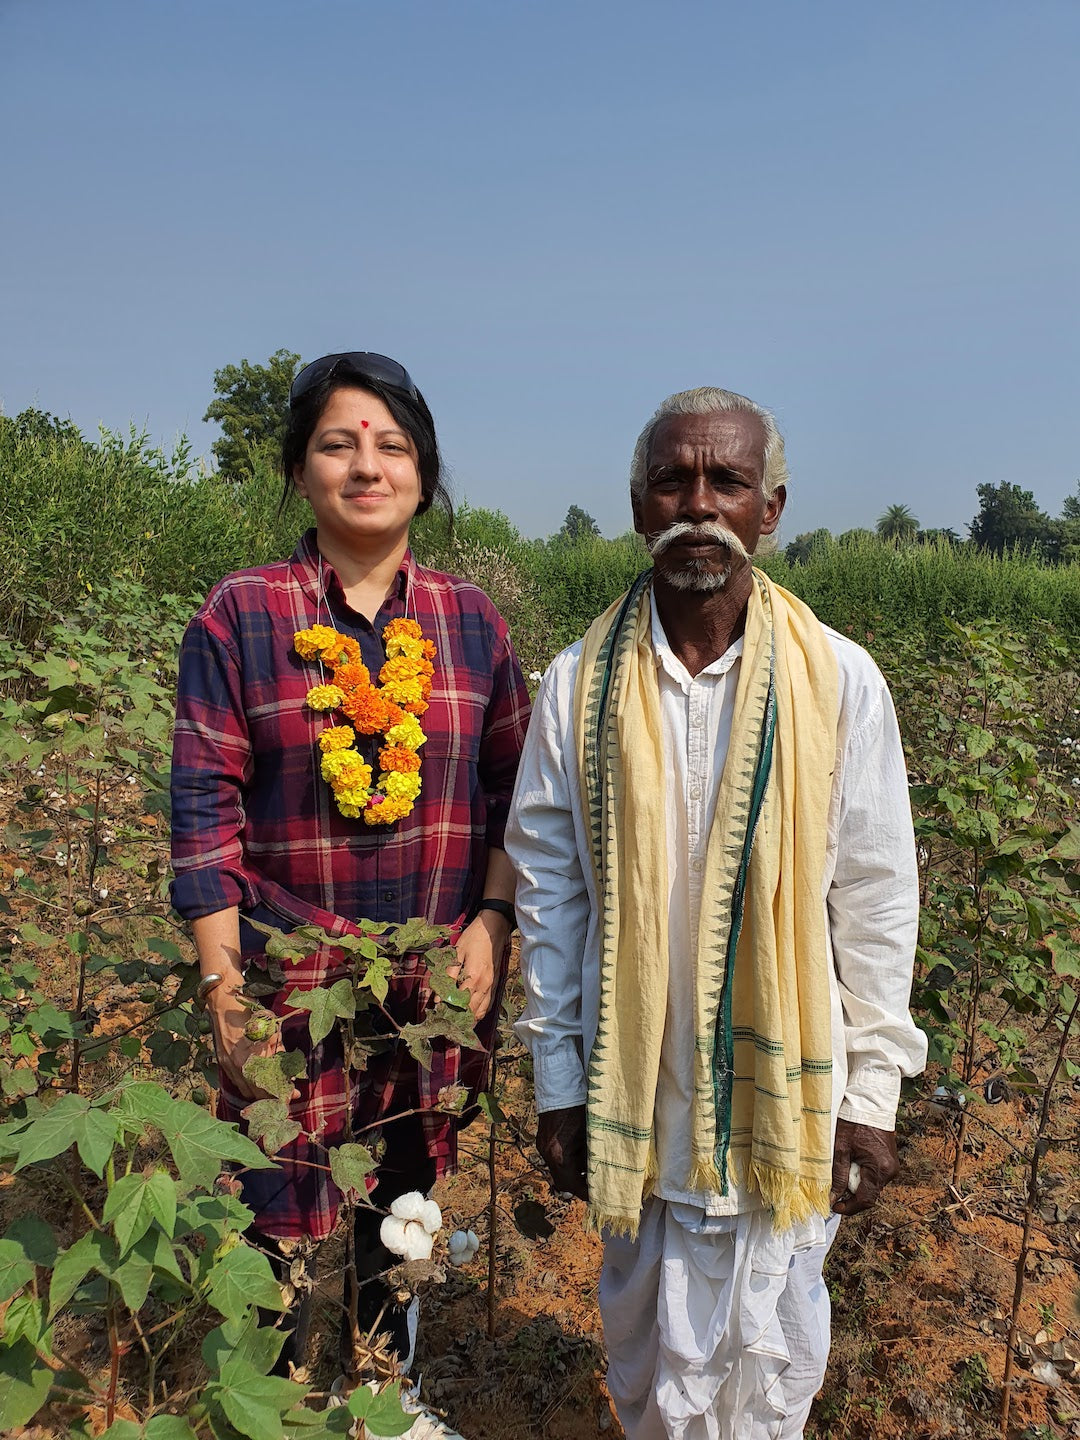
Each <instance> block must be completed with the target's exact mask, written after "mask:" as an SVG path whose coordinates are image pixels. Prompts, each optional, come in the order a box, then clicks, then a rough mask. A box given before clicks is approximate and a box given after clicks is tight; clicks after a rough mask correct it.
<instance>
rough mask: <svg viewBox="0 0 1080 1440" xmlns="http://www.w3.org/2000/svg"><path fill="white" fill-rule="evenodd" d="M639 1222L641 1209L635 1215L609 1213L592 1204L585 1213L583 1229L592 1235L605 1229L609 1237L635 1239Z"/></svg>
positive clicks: (599, 1233) (600, 1233) (598, 1233)
mask: <svg viewBox="0 0 1080 1440" xmlns="http://www.w3.org/2000/svg"><path fill="white" fill-rule="evenodd" d="M640 1223H641V1211H640V1210H639V1211H638V1213H637V1214H636V1215H609V1214H607V1213H606V1212H605V1211H603V1210H596V1209H594V1208H593V1206H592V1205H590V1206H589V1209H588V1211H587V1213H586V1215H585V1229H586V1230H589V1231H591V1232H592V1233H593V1234H594V1235H602V1234H603V1233H604V1232H605V1231H606V1232H607V1235H608V1237H609V1238H610V1239H613V1240H614V1239H622V1238H625V1239H627V1240H636V1239H637V1236H638V1226H639V1225H640Z"/></svg>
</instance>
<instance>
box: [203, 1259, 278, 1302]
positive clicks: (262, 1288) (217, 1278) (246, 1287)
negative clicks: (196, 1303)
mask: <svg viewBox="0 0 1080 1440" xmlns="http://www.w3.org/2000/svg"><path fill="white" fill-rule="evenodd" d="M207 1285H208V1294H207V1298H208V1299H209V1301H210V1304H211V1305H213V1307H214V1309H215V1310H217V1311H218V1312H219V1313H220V1314H222V1315H224V1316H225V1318H226V1319H227V1320H237V1319H239V1318H240V1317H241V1316H243V1315H245V1314H246V1313H247V1312H248V1310H249V1309H250V1308H251V1306H252V1305H259V1306H261V1307H262V1309H264V1310H278V1311H280V1310H284V1309H285V1306H284V1304H283V1303H282V1300H281V1287H280V1286H279V1285H278V1283H277V1281H276V1280H275V1279H274V1272H273V1271H272V1270H271V1268H270V1261H269V1260H268V1259H267V1258H266V1256H265V1255H264V1254H263V1253H262V1252H261V1251H259V1250H254V1249H252V1247H251V1246H250V1245H237V1246H236V1248H235V1249H234V1250H230V1251H228V1253H227V1254H225V1255H223V1256H222V1257H221V1259H220V1260H217V1261H215V1263H214V1265H213V1267H212V1269H211V1271H210V1274H209V1275H208V1277H207Z"/></svg>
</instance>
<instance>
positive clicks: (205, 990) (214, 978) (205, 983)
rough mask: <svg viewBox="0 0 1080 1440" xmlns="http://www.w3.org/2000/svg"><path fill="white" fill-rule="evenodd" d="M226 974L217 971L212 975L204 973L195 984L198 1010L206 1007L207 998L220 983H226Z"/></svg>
mask: <svg viewBox="0 0 1080 1440" xmlns="http://www.w3.org/2000/svg"><path fill="white" fill-rule="evenodd" d="M224 983H225V976H224V975H218V974H217V973H216V972H215V973H214V974H211V975H204V976H203V977H202V979H201V980H200V981H199V983H198V985H196V986H195V1008H196V1010H205V1009H206V999H207V996H208V995H209V994H210V992H211V990H216V989H217V987H218V986H219V985H224Z"/></svg>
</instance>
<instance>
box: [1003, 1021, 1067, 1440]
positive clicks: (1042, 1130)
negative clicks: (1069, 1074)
mask: <svg viewBox="0 0 1080 1440" xmlns="http://www.w3.org/2000/svg"><path fill="white" fill-rule="evenodd" d="M1077 1011H1080V995H1077V997H1076V999H1075V1000H1074V1002H1073V1007H1072V1010H1071V1011H1070V1012H1069V1018H1068V1019H1067V1020H1066V1021H1065V1024H1064V1025H1063V1026H1062V1030H1061V1044H1060V1045H1059V1046H1058V1052H1057V1057H1056V1059H1055V1060H1054V1068H1053V1069H1052V1070H1051V1072H1050V1078H1049V1080H1047V1082H1046V1088H1045V1090H1044V1091H1043V1102H1042V1109H1041V1110H1040V1111H1039V1124H1038V1128H1037V1130H1036V1131H1035V1145H1034V1148H1033V1149H1032V1152H1031V1165H1030V1168H1029V1170H1028V1189H1027V1203H1026V1205H1025V1207H1024V1233H1023V1235H1022V1237H1021V1240H1020V1254H1019V1256H1018V1257H1017V1261H1016V1282H1015V1284H1014V1286H1013V1303H1012V1314H1011V1316H1010V1317H1009V1336H1008V1339H1007V1340H1006V1342H1005V1375H1004V1378H1003V1380H1002V1388H1001V1433H1002V1435H1007V1434H1008V1427H1009V1407H1010V1405H1011V1403H1012V1375H1013V1365H1014V1356H1015V1353H1016V1351H1015V1346H1016V1332H1017V1329H1018V1328H1019V1320H1020V1306H1021V1303H1022V1302H1023V1299H1024V1282H1025V1280H1026V1278H1027V1275H1026V1271H1027V1257H1028V1252H1029V1250H1030V1248H1031V1227H1032V1222H1033V1220H1034V1218H1035V1206H1036V1203H1037V1201H1038V1198H1039V1165H1040V1163H1041V1161H1042V1158H1043V1156H1044V1155H1045V1154H1046V1152H1047V1151H1048V1150H1049V1148H1050V1141H1049V1140H1048V1139H1047V1138H1046V1127H1047V1124H1048V1122H1049V1119H1050V1096H1051V1092H1052V1091H1053V1088H1054V1085H1055V1084H1056V1083H1057V1077H1058V1072H1059V1070H1060V1069H1061V1067H1062V1065H1063V1064H1064V1062H1065V1051H1066V1049H1067V1048H1068V1044H1069V1034H1070V1031H1071V1030H1072V1025H1073V1021H1074V1020H1075V1019H1076V1015H1077Z"/></svg>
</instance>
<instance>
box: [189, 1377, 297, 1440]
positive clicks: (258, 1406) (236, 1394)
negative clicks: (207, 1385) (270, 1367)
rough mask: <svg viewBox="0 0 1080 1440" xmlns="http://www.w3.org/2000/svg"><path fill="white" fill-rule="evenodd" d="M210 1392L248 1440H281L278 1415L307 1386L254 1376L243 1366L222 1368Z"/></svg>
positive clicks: (280, 1426) (290, 1405)
mask: <svg viewBox="0 0 1080 1440" xmlns="http://www.w3.org/2000/svg"><path fill="white" fill-rule="evenodd" d="M211 1389H212V1393H213V1398H214V1399H215V1400H216V1401H217V1402H218V1404H219V1405H220V1406H221V1408H222V1409H223V1410H224V1411H225V1414H226V1416H227V1417H228V1418H229V1420H230V1421H231V1422H232V1424H233V1425H235V1427H236V1428H237V1430H239V1431H240V1433H241V1435H247V1436H249V1437H250V1440H282V1436H283V1435H284V1433H285V1431H284V1427H283V1426H282V1423H281V1416H282V1414H283V1413H284V1412H285V1411H286V1410H291V1409H292V1407H293V1406H294V1405H295V1404H297V1403H298V1402H299V1401H300V1400H302V1399H303V1398H304V1396H305V1395H306V1394H307V1387H306V1386H304V1385H298V1384H297V1383H296V1382H295V1381H294V1380H282V1379H281V1378H280V1377H278V1376H276V1375H256V1374H253V1373H252V1371H251V1370H250V1369H249V1368H248V1367H247V1366H244V1365H236V1366H235V1369H234V1368H233V1366H226V1368H225V1369H224V1370H223V1371H222V1376H221V1379H220V1380H219V1381H218V1382H217V1383H216V1384H215V1385H213V1386H212V1387H211Z"/></svg>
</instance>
